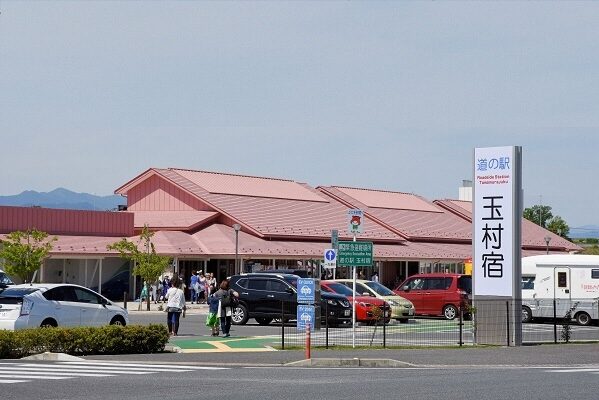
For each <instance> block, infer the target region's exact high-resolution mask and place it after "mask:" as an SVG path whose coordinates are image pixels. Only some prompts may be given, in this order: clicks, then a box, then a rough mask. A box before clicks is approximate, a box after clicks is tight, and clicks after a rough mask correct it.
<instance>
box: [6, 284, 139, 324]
mask: <svg viewBox="0 0 599 400" xmlns="http://www.w3.org/2000/svg"><path fill="white" fill-rule="evenodd" d="M128 322H129V314H128V313H127V310H125V309H124V308H122V307H119V306H117V305H114V304H113V303H112V302H111V301H110V300H108V299H107V298H106V297H104V296H102V295H100V294H98V293H96V292H94V291H93V290H90V289H87V288H84V287H83V286H78V285H70V284H63V283H47V284H46V283H34V284H23V285H14V286H9V287H8V288H7V289H4V290H2V291H0V329H9V330H15V329H24V328H37V327H51V326H52V327H56V326H102V325H108V324H110V325H126V324H127V323H128Z"/></svg>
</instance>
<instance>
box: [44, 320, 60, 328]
mask: <svg viewBox="0 0 599 400" xmlns="http://www.w3.org/2000/svg"><path fill="white" fill-rule="evenodd" d="M57 326H58V323H57V322H56V321H55V320H53V319H52V318H46V319H45V320H43V321H42V323H41V324H40V328H56V327H57Z"/></svg>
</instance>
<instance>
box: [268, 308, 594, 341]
mask: <svg viewBox="0 0 599 400" xmlns="http://www.w3.org/2000/svg"><path fill="white" fill-rule="evenodd" d="M564 302H565V301H564V300H562V301H559V300H556V301H553V300H552V301H551V304H550V311H547V310H544V312H545V313H547V312H550V314H551V315H550V316H549V317H545V316H544V317H534V318H533V319H532V320H531V321H529V322H523V323H522V325H521V326H522V329H521V331H516V330H514V329H513V327H514V323H515V322H516V318H517V319H520V320H521V321H522V320H523V319H526V318H527V314H526V313H525V312H523V310H524V309H525V308H524V307H530V306H531V304H529V303H528V302H526V301H521V300H516V301H503V300H500V301H498V300H494V301H486V300H485V301H480V300H478V301H474V302H473V304H472V305H466V304H462V306H461V307H459V312H458V315H457V317H456V318H455V319H453V320H447V319H445V318H443V317H438V316H430V317H425V316H417V317H415V318H411V319H409V320H408V321H407V322H406V323H402V322H400V321H396V320H393V319H390V318H388V317H383V315H385V312H386V311H388V310H382V312H381V313H380V314H379V315H378V316H376V315H375V316H374V317H373V318H371V319H369V320H366V321H360V322H357V323H356V325H355V328H354V327H352V324H351V321H350V320H348V321H347V322H349V323H346V322H345V321H340V320H339V319H336V318H334V317H333V316H331V315H330V314H331V311H330V309H329V308H328V305H327V304H322V305H319V306H320V309H321V312H320V325H319V324H318V323H317V322H316V321H315V322H313V325H316V326H315V327H314V328H313V330H312V331H311V332H310V343H311V346H312V347H321V348H331V347H377V348H390V347H411V346H414V347H431V346H450V347H451V346H473V345H477V344H494V345H503V346H511V345H514V344H516V343H519V342H521V343H523V344H536V343H568V342H586V341H599V326H597V316H598V315H599V304H597V302H595V303H593V304H591V307H594V309H593V308H591V309H587V308H582V306H581V303H578V304H576V301H572V302H571V303H568V307H566V304H565V303H564ZM585 307H586V306H585ZM564 310H565V311H564ZM589 310H593V312H590V311H589ZM295 312H296V311H295V309H286V308H285V305H283V304H282V305H281V318H280V319H278V320H277V321H276V322H275V323H277V324H278V325H279V326H280V346H281V348H284V349H286V348H297V347H305V346H306V340H307V332H306V330H305V329H298V328H297V326H298V324H297V317H296V314H295ZM533 312H534V313H535V315H537V314H538V312H537V310H534V311H533ZM583 312H584V313H588V314H589V317H590V318H591V319H590V320H587V319H585V318H584V317H581V315H582V314H581V313H583ZM325 316H328V317H329V318H326V317H325ZM340 322H345V323H340ZM587 322H589V323H588V324H587V325H581V323H585V324H586V323H587Z"/></svg>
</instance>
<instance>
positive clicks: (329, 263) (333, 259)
mask: <svg viewBox="0 0 599 400" xmlns="http://www.w3.org/2000/svg"><path fill="white" fill-rule="evenodd" d="M336 266H337V250H335V249H326V250H325V251H324V267H325V268H335V267H336Z"/></svg>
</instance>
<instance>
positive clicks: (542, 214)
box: [524, 204, 553, 228]
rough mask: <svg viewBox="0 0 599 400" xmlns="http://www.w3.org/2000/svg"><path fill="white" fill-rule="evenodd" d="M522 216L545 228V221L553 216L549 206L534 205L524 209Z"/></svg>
mask: <svg viewBox="0 0 599 400" xmlns="http://www.w3.org/2000/svg"><path fill="white" fill-rule="evenodd" d="M524 218H526V219H527V220H529V221H531V222H534V223H535V224H537V225H540V226H542V227H543V228H545V227H546V226H547V225H546V224H547V221H549V220H550V219H551V218H553V213H552V212H551V207H550V206H543V205H539V204H537V205H534V206H532V207H528V208H525V209H524Z"/></svg>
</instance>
